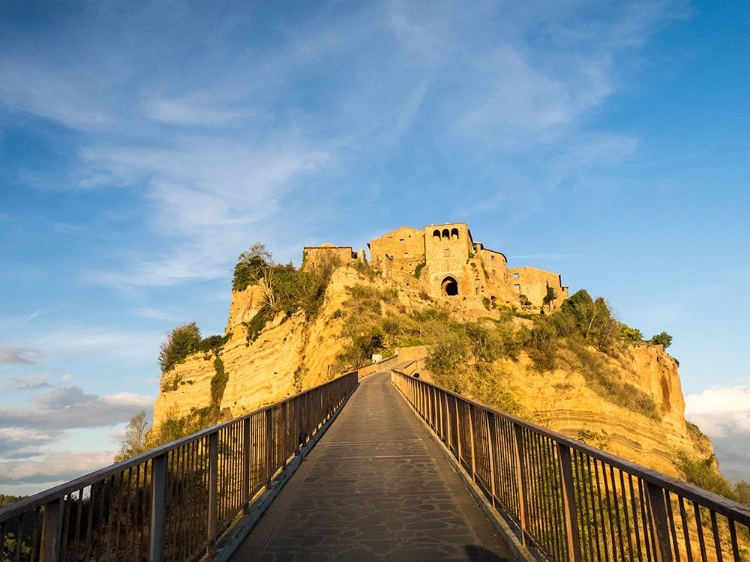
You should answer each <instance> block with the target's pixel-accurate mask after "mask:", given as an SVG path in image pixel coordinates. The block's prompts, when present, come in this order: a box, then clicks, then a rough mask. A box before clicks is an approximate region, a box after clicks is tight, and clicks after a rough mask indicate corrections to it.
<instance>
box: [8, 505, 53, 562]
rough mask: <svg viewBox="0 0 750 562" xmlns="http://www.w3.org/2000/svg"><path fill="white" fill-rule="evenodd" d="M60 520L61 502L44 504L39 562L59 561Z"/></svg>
mask: <svg viewBox="0 0 750 562" xmlns="http://www.w3.org/2000/svg"><path fill="white" fill-rule="evenodd" d="M62 519H63V500H62V499H61V498H58V499H56V500H53V501H51V502H49V503H47V504H45V506H44V514H43V516H42V544H41V548H40V560H41V562H58V560H60V549H61V542H62ZM1 546H2V545H0V547H1Z"/></svg>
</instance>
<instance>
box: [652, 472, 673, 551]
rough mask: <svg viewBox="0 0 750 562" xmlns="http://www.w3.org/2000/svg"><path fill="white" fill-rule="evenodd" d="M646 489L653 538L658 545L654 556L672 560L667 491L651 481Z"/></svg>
mask: <svg viewBox="0 0 750 562" xmlns="http://www.w3.org/2000/svg"><path fill="white" fill-rule="evenodd" d="M646 491H647V493H648V503H649V508H650V509H649V513H650V516H651V528H652V529H653V538H654V542H655V547H656V552H654V558H655V559H656V562H672V549H671V546H670V542H669V521H668V520H667V508H666V504H665V501H666V500H665V491H664V489H662V488H661V487H660V486H657V485H656V484H652V483H651V482H648V483H647V484H646ZM667 499H668V498H667Z"/></svg>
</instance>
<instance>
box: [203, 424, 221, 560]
mask: <svg viewBox="0 0 750 562" xmlns="http://www.w3.org/2000/svg"><path fill="white" fill-rule="evenodd" d="M218 487H219V432H218V431H214V432H213V433H211V434H210V435H209V436H208V537H207V538H208V546H207V547H206V554H208V555H213V554H215V553H216V538H217V537H216V535H217V534H218V527H219V526H218V517H219V490H218Z"/></svg>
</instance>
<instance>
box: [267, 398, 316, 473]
mask: <svg viewBox="0 0 750 562" xmlns="http://www.w3.org/2000/svg"><path fill="white" fill-rule="evenodd" d="M324 407H325V406H323V405H321V410H323V408H324ZM273 410H274V409H273V408H268V409H267V410H266V487H267V488H270V487H271V478H273V474H274V472H275V470H274V466H273V465H274V449H275V445H276V444H275V443H274V438H273ZM321 418H322V416H321Z"/></svg>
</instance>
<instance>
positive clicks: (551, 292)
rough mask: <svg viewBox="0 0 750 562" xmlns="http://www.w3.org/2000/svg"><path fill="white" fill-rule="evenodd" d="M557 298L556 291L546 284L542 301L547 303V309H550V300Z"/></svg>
mask: <svg viewBox="0 0 750 562" xmlns="http://www.w3.org/2000/svg"><path fill="white" fill-rule="evenodd" d="M555 299H557V292H556V291H555V290H554V289H553V288H552V287H550V286H549V284H547V294H546V295H544V299H542V301H543V302H544V304H546V305H547V308H548V309H549V310H552V301H553V300H555Z"/></svg>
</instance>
